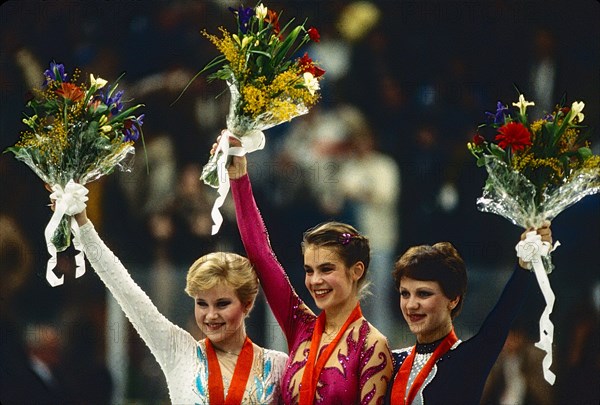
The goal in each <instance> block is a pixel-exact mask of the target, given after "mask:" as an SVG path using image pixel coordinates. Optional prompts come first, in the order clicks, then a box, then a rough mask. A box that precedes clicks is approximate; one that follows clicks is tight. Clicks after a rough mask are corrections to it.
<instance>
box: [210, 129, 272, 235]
mask: <svg viewBox="0 0 600 405" xmlns="http://www.w3.org/2000/svg"><path fill="white" fill-rule="evenodd" d="M230 139H237V140H238V141H240V143H241V144H242V145H241V146H229V140H230ZM264 147H265V134H264V133H263V132H262V131H260V130H252V131H248V132H245V133H244V135H243V136H241V137H238V136H236V135H234V134H233V133H232V132H231V131H229V130H227V129H225V130H223V131H222V132H221V140H220V141H219V143H218V144H217V148H216V149H215V155H217V156H219V155H218V154H219V153H220V154H221V155H220V156H219V157H218V159H217V175H218V179H219V187H218V188H217V193H218V194H219V195H218V196H217V199H216V200H215V203H214V205H213V208H212V211H211V213H210V215H211V217H212V220H213V226H212V235H215V234H216V233H217V232H219V229H220V228H221V225H222V224H223V215H222V214H221V212H220V211H219V209H220V208H221V207H222V206H223V204H224V203H225V198H226V197H227V194H229V189H230V184H229V175H228V174H227V159H228V158H229V156H244V155H245V154H247V153H251V152H254V151H257V150H261V149H263V148H264Z"/></svg>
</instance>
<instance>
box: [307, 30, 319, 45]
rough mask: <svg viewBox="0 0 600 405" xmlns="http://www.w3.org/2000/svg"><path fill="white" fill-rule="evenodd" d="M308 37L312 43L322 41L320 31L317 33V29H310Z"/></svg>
mask: <svg viewBox="0 0 600 405" xmlns="http://www.w3.org/2000/svg"><path fill="white" fill-rule="evenodd" d="M307 33H308V36H309V37H310V40H311V41H314V42H319V41H320V40H321V35H320V34H319V31H317V29H316V28H315V27H310V28H309V29H308V31H307Z"/></svg>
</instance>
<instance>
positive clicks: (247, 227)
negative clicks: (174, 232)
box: [228, 157, 314, 343]
mask: <svg viewBox="0 0 600 405" xmlns="http://www.w3.org/2000/svg"><path fill="white" fill-rule="evenodd" d="M228 173H229V177H230V180H231V191H232V195H233V200H234V202H235V212H236V218H237V225H238V229H239V231H240V235H241V238H242V242H243V244H244V248H245V249H246V254H247V255H248V259H249V260H250V262H251V263H252V264H253V265H254V268H255V270H256V272H257V274H258V276H259V279H260V282H261V285H262V288H263V291H264V292H265V296H266V297H267V301H268V302H269V305H270V307H271V310H272V311H273V314H274V315H275V318H276V319H277V322H278V323H279V325H280V326H281V327H282V329H283V331H284V333H285V335H286V336H287V338H288V343H291V342H290V341H289V340H290V338H291V337H292V336H294V335H295V332H296V327H297V326H298V325H299V322H300V321H301V320H302V319H303V317H305V316H309V317H314V314H313V313H312V311H311V310H310V309H309V308H308V307H307V306H306V305H305V304H304V302H302V300H301V299H300V298H299V297H298V294H296V292H295V291H294V289H293V287H292V285H291V283H290V281H289V278H288V277H287V275H286V273H285V270H284V269H283V267H282V266H281V264H280V263H279V261H278V260H277V257H276V256H275V253H274V252H273V250H272V248H271V243H270V241H269V235H268V232H267V228H266V226H265V224H264V221H263V219H262V217H261V215H260V211H259V210H258V207H257V205H256V201H255V200H254V195H253V193H252V186H251V184H250V179H249V177H248V174H247V172H246V159H245V157H234V158H233V161H232V164H231V165H230V167H229V169H228Z"/></svg>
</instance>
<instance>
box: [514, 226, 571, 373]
mask: <svg viewBox="0 0 600 405" xmlns="http://www.w3.org/2000/svg"><path fill="white" fill-rule="evenodd" d="M558 246H560V242H558V241H557V242H556V243H555V244H554V246H552V244H550V243H549V242H542V237H541V236H540V235H538V234H537V232H536V231H531V232H527V234H526V235H525V240H522V241H520V242H519V243H518V244H517V246H516V247H515V249H516V250H517V256H518V257H519V258H521V259H522V260H523V261H524V262H526V263H530V265H531V266H533V271H534V273H535V277H536V279H537V282H538V284H539V286H540V289H541V290H542V295H543V296H544V299H545V301H546V307H545V308H544V311H543V312H542V315H541V317H540V341H539V342H537V343H536V344H535V346H536V347H537V348H539V349H542V350H543V351H545V352H546V356H545V357H544V360H543V361H542V367H543V371H544V378H545V379H546V381H548V382H549V383H550V384H551V385H554V382H555V381H556V375H555V374H554V373H553V372H552V371H550V366H551V365H552V341H553V337H554V324H552V321H551V320H550V314H552V309H553V307H554V299H555V296H554V292H553V291H552V287H550V280H549V279H548V274H547V272H546V269H545V268H544V264H543V262H542V257H544V256H548V255H549V254H550V252H552V251H554V250H555V249H556V248H557V247H558Z"/></svg>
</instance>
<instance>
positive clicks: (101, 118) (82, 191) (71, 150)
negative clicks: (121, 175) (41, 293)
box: [5, 62, 144, 287]
mask: <svg viewBox="0 0 600 405" xmlns="http://www.w3.org/2000/svg"><path fill="white" fill-rule="evenodd" d="M79 75H80V72H79V71H78V70H75V72H74V73H73V75H72V77H71V78H70V79H69V78H68V75H67V73H65V68H64V66H63V65H62V64H58V63H54V62H52V63H51V64H50V68H49V69H48V70H46V71H45V72H44V77H45V81H44V84H43V86H42V88H41V89H35V90H34V99H32V100H31V101H29V102H28V103H27V107H29V108H30V110H31V112H30V113H28V114H25V116H26V118H24V119H23V122H24V123H25V124H26V125H27V126H28V127H29V129H28V130H25V131H23V132H22V133H21V138H20V140H19V141H18V142H17V143H16V145H14V146H12V147H9V148H7V149H6V151H5V152H12V153H14V155H15V157H16V158H17V159H18V160H21V161H23V162H24V163H25V164H27V165H28V166H29V167H30V168H31V169H32V170H33V171H34V172H35V173H36V174H37V175H38V176H39V177H40V178H41V179H42V180H43V181H44V182H45V183H46V184H48V185H49V186H50V187H51V189H52V194H51V195H50V198H51V199H53V200H56V205H55V210H54V214H53V216H52V218H51V219H50V222H49V223H48V225H47V227H46V230H45V237H46V243H47V246H48V252H49V253H50V256H51V257H50V259H49V261H48V266H47V269H46V279H47V280H48V282H49V283H50V285H51V286H53V287H55V286H57V285H60V284H62V283H63V282H64V275H61V276H60V277H57V276H56V274H55V273H54V272H53V271H52V270H53V269H54V267H55V266H56V258H57V256H56V255H57V252H61V251H64V250H65V249H67V247H69V246H70V244H71V232H73V236H74V237H73V245H74V247H75V248H76V249H77V250H79V249H78V247H79V241H78V238H77V232H78V229H79V228H78V227H77V224H76V222H75V220H74V218H73V217H72V216H73V215H74V214H75V213H77V212H79V211H80V209H79V207H80V206H81V204H85V201H86V200H87V189H86V188H85V187H84V186H83V185H84V184H86V183H88V182H91V181H93V180H96V179H98V178H100V177H101V176H103V175H105V174H108V173H111V172H112V171H113V170H114V169H115V167H119V168H121V169H123V170H129V169H130V166H131V162H132V161H131V159H126V158H127V157H130V156H133V154H134V152H135V148H134V147H133V143H134V142H135V141H137V140H138V138H139V137H140V134H141V126H142V121H143V118H144V115H143V114H142V115H139V116H135V115H134V112H135V111H136V110H137V109H138V108H140V107H141V106H142V104H137V105H134V106H132V107H129V108H125V107H124V103H125V100H124V99H123V91H116V89H117V84H116V83H115V84H114V85H110V84H108V82H107V81H106V80H104V79H101V78H99V77H94V75H93V74H91V75H90V77H89V83H79V84H78V83H76V82H77V81H78V79H79ZM78 209H79V211H78ZM75 261H76V265H77V270H76V273H75V276H76V277H80V276H81V275H83V273H84V272H85V261H84V257H83V253H82V252H80V253H79V254H77V255H76V256H75Z"/></svg>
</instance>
